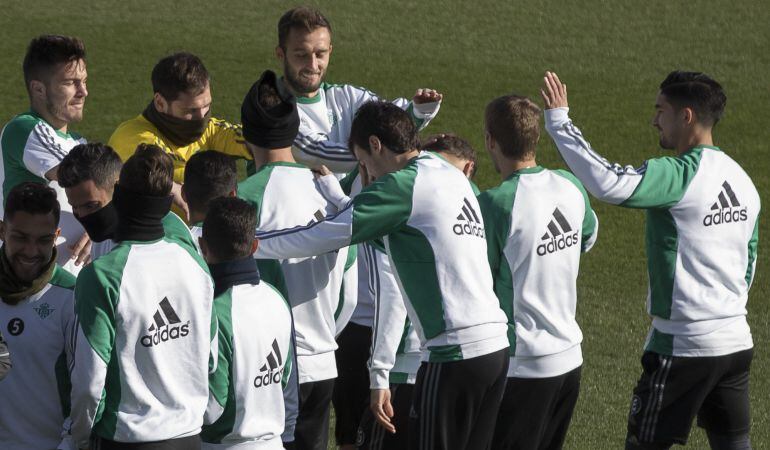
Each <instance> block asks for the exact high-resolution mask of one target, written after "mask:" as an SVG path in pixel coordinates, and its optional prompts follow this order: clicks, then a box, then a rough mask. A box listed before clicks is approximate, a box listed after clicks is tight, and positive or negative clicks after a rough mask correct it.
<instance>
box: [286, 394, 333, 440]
mask: <svg viewBox="0 0 770 450" xmlns="http://www.w3.org/2000/svg"><path fill="white" fill-rule="evenodd" d="M333 390H334V379H330V380H322V381H310V382H307V383H302V384H300V385H299V411H298V414H297V425H296V426H295V427H294V445H295V446H296V448H298V449H303V450H305V449H307V450H326V443H327V441H328V440H329V409H330V406H331V401H332V391H333Z"/></svg>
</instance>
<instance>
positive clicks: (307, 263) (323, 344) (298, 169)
mask: <svg viewBox="0 0 770 450" xmlns="http://www.w3.org/2000/svg"><path fill="white" fill-rule="evenodd" d="M238 196H239V197H241V198H243V199H244V200H246V201H248V202H249V203H251V204H252V205H254V207H255V208H256V209H257V226H258V228H259V229H262V230H281V229H284V228H290V227H295V226H304V225H307V224H309V223H314V222H316V221H318V220H321V219H323V218H324V217H326V216H327V215H329V214H333V213H335V212H337V208H336V206H335V205H334V204H332V203H331V202H329V201H328V200H326V199H325V198H324V197H323V196H322V195H321V193H320V191H319V190H318V188H317V186H316V183H315V180H314V178H313V173H312V172H311V171H310V169H308V168H307V167H306V166H304V165H302V164H297V163H289V162H275V163H269V164H265V165H264V166H262V167H261V168H259V170H257V172H256V173H255V174H254V175H252V176H250V177H249V178H248V179H247V180H245V181H243V182H242V183H240V184H239V186H238ZM336 250H337V248H335V251H333V252H328V253H324V254H320V255H318V256H313V257H310V258H307V257H301V258H299V257H298V258H294V257H280V256H277V255H276V256H267V258H269V259H278V260H280V264H281V269H282V271H283V277H284V279H285V282H286V289H287V291H288V300H289V303H290V304H291V307H292V313H293V315H294V327H295V331H296V338H297V366H298V367H297V369H298V375H299V382H300V384H301V383H306V382H311V381H322V380H328V379H330V378H335V377H336V376H337V363H336V360H335V358H334V351H335V350H336V349H337V342H336V340H335V335H336V333H337V326H338V324H335V314H336V313H337V311H338V310H341V307H340V300H341V299H343V300H349V301H352V302H355V296H354V295H342V282H343V274H344V272H345V267H346V263H347V262H348V261H349V258H348V256H349V250H348V248H347V247H344V248H340V250H339V251H336ZM262 255H263V254H262V253H260V252H259V251H257V253H256V254H255V257H256V258H263V259H264V258H265V257H264V256H262ZM305 256H310V255H305ZM263 278H264V279H266V281H268V282H270V283H271V284H272V281H273V280H271V279H269V278H267V277H266V276H265V274H263ZM352 287H353V288H355V287H356V284H353V285H352ZM351 297H352V298H351ZM353 307H354V306H353ZM353 307H347V308H344V307H343V308H344V309H347V310H349V311H352V309H353ZM348 317H349V315H348ZM339 326H344V324H339Z"/></svg>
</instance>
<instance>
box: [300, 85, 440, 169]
mask: <svg viewBox="0 0 770 450" xmlns="http://www.w3.org/2000/svg"><path fill="white" fill-rule="evenodd" d="M372 100H380V98H379V97H378V96H377V95H376V94H374V93H373V92H371V91H368V90H366V89H363V88H359V87H355V86H351V85H349V84H330V83H321V88H320V89H319V90H318V94H317V95H316V96H315V97H297V111H298V112H299V118H300V125H299V132H298V133H297V137H296V138H295V139H294V145H293V146H292V153H293V154H294V158H295V159H296V160H297V161H299V162H301V163H303V164H306V165H307V166H309V167H314V166H318V165H320V164H324V165H326V167H328V168H329V170H331V171H332V172H334V173H335V174H338V175H339V176H344V175H346V174H347V173H348V172H350V171H351V170H353V169H355V168H356V166H357V165H358V163H357V161H356V158H355V156H354V155H353V152H352V151H351V150H350V149H348V137H350V127H351V125H352V124H353V118H354V117H355V114H356V111H358V108H360V107H361V105H363V104H364V103H366V102H369V101H372ZM393 104H394V105H396V106H398V107H399V108H402V109H404V110H406V111H407V112H409V113H410V115H411V116H412V119H413V120H414V122H415V124H416V125H417V127H418V128H419V129H423V128H425V127H426V126H428V123H429V122H430V121H431V120H432V119H433V118H434V117H436V115H437V114H438V110H439V108H440V107H441V103H440V102H433V103H423V104H420V105H415V104H413V103H412V102H411V101H410V100H407V99H405V98H398V99H396V100H393Z"/></svg>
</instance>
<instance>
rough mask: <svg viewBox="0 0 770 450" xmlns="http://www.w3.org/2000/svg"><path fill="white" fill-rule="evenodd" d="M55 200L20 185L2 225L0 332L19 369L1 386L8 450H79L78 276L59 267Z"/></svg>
mask: <svg viewBox="0 0 770 450" xmlns="http://www.w3.org/2000/svg"><path fill="white" fill-rule="evenodd" d="M56 197H57V194H56V192H55V191H54V190H53V189H51V188H49V187H47V186H44V185H43V184H40V183H37V182H24V183H21V184H19V185H17V186H16V187H14V188H13V189H11V191H10V192H9V193H8V195H7V202H6V208H5V216H4V217H3V220H2V222H0V238H1V239H2V240H3V246H2V248H0V298H2V302H0V326H2V329H3V331H6V332H7V333H6V334H5V337H6V339H7V340H8V346H9V347H10V348H12V349H13V352H14V353H13V365H14V370H13V371H11V372H10V373H9V374H8V376H7V377H6V378H5V379H4V380H3V381H2V382H1V383H0V398H2V399H3V401H2V404H0V442H2V448H3V449H4V450H26V449H30V448H48V449H51V448H60V449H62V448H63V449H73V448H74V447H73V446H72V443H71V441H70V437H69V415H70V406H69V405H70V403H69V395H70V378H69V370H68V367H70V364H71V363H72V359H73V349H72V347H71V337H72V330H73V328H74V322H75V314H74V297H73V294H72V289H73V288H74V286H75V277H73V276H72V275H71V274H70V273H68V272H67V271H65V270H63V269H62V268H61V267H60V266H59V265H58V264H56V252H57V250H56V245H55V242H56V238H57V237H58V235H59V228H58V223H59V202H58V201H57V198H56ZM24 405H26V407H25V406H24ZM62 438H64V441H62Z"/></svg>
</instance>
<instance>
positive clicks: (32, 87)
mask: <svg viewBox="0 0 770 450" xmlns="http://www.w3.org/2000/svg"><path fill="white" fill-rule="evenodd" d="M29 93H30V96H31V97H34V98H45V83H43V82H42V81H40V80H32V81H30V82H29Z"/></svg>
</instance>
